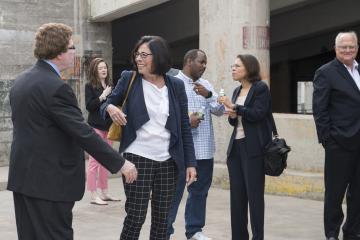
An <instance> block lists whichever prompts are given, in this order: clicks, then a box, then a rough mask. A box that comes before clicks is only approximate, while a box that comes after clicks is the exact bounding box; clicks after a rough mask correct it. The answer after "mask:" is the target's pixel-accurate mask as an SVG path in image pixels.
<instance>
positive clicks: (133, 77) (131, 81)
mask: <svg viewBox="0 0 360 240" xmlns="http://www.w3.org/2000/svg"><path fill="white" fill-rule="evenodd" d="M135 76H136V71H133V72H132V76H131V80H130V83H129V86H128V88H127V90H126V95H125V98H124V101H123V103H122V105H121V106H124V105H125V103H126V100H127V98H128V95H129V92H130V89H131V86H132V84H133V82H134V80H135Z"/></svg>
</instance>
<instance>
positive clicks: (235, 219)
mask: <svg viewBox="0 0 360 240" xmlns="http://www.w3.org/2000/svg"><path fill="white" fill-rule="evenodd" d="M245 141H246V139H245V138H244V139H240V140H235V141H234V144H233V146H232V149H231V152H230V155H229V156H228V160H227V166H228V171H229V180H230V209H231V233H232V239H233V240H248V239H249V233H248V229H247V225H248V206H249V211H250V222H251V230H252V235H253V237H252V239H253V240H263V239H264V205H265V204H264V188H265V174H264V161H263V157H260V156H259V157H251V158H250V157H249V156H248V154H247V151H246V145H245Z"/></svg>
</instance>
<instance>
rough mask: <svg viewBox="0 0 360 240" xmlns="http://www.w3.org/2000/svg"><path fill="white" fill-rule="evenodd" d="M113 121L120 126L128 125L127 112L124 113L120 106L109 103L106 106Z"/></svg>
mask: <svg viewBox="0 0 360 240" xmlns="http://www.w3.org/2000/svg"><path fill="white" fill-rule="evenodd" d="M106 111H107V112H108V113H109V116H110V117H111V119H112V121H113V122H114V123H116V124H118V125H120V126H123V125H126V123H127V121H126V114H125V113H123V112H122V111H121V110H120V109H119V108H118V107H116V106H114V105H112V104H109V105H108V106H107V108H106Z"/></svg>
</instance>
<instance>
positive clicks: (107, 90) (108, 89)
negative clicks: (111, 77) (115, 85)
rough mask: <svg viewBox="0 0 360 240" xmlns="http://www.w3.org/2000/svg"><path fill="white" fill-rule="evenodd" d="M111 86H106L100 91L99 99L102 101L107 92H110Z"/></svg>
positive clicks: (107, 94)
mask: <svg viewBox="0 0 360 240" xmlns="http://www.w3.org/2000/svg"><path fill="white" fill-rule="evenodd" d="M111 90H112V87H111V86H107V87H106V88H105V89H104V90H103V92H102V93H101V95H100V96H99V99H100V101H104V100H105V99H106V98H107V96H109V94H110V93H111Z"/></svg>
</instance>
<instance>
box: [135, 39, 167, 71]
mask: <svg viewBox="0 0 360 240" xmlns="http://www.w3.org/2000/svg"><path fill="white" fill-rule="evenodd" d="M144 43H146V44H147V45H148V47H149V49H150V51H151V54H152V57H153V63H152V64H153V65H152V72H151V73H152V74H157V75H164V74H165V73H166V72H167V71H169V70H170V68H171V56H170V51H169V46H168V44H167V42H166V41H165V39H163V38H162V37H159V36H143V37H141V38H140V40H139V41H138V42H137V43H136V45H135V47H134V49H133V51H132V53H131V60H132V63H133V65H134V67H135V69H136V71H137V70H138V69H137V66H136V61H135V53H136V52H137V51H138V49H139V47H140V46H141V45H142V44H144Z"/></svg>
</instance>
